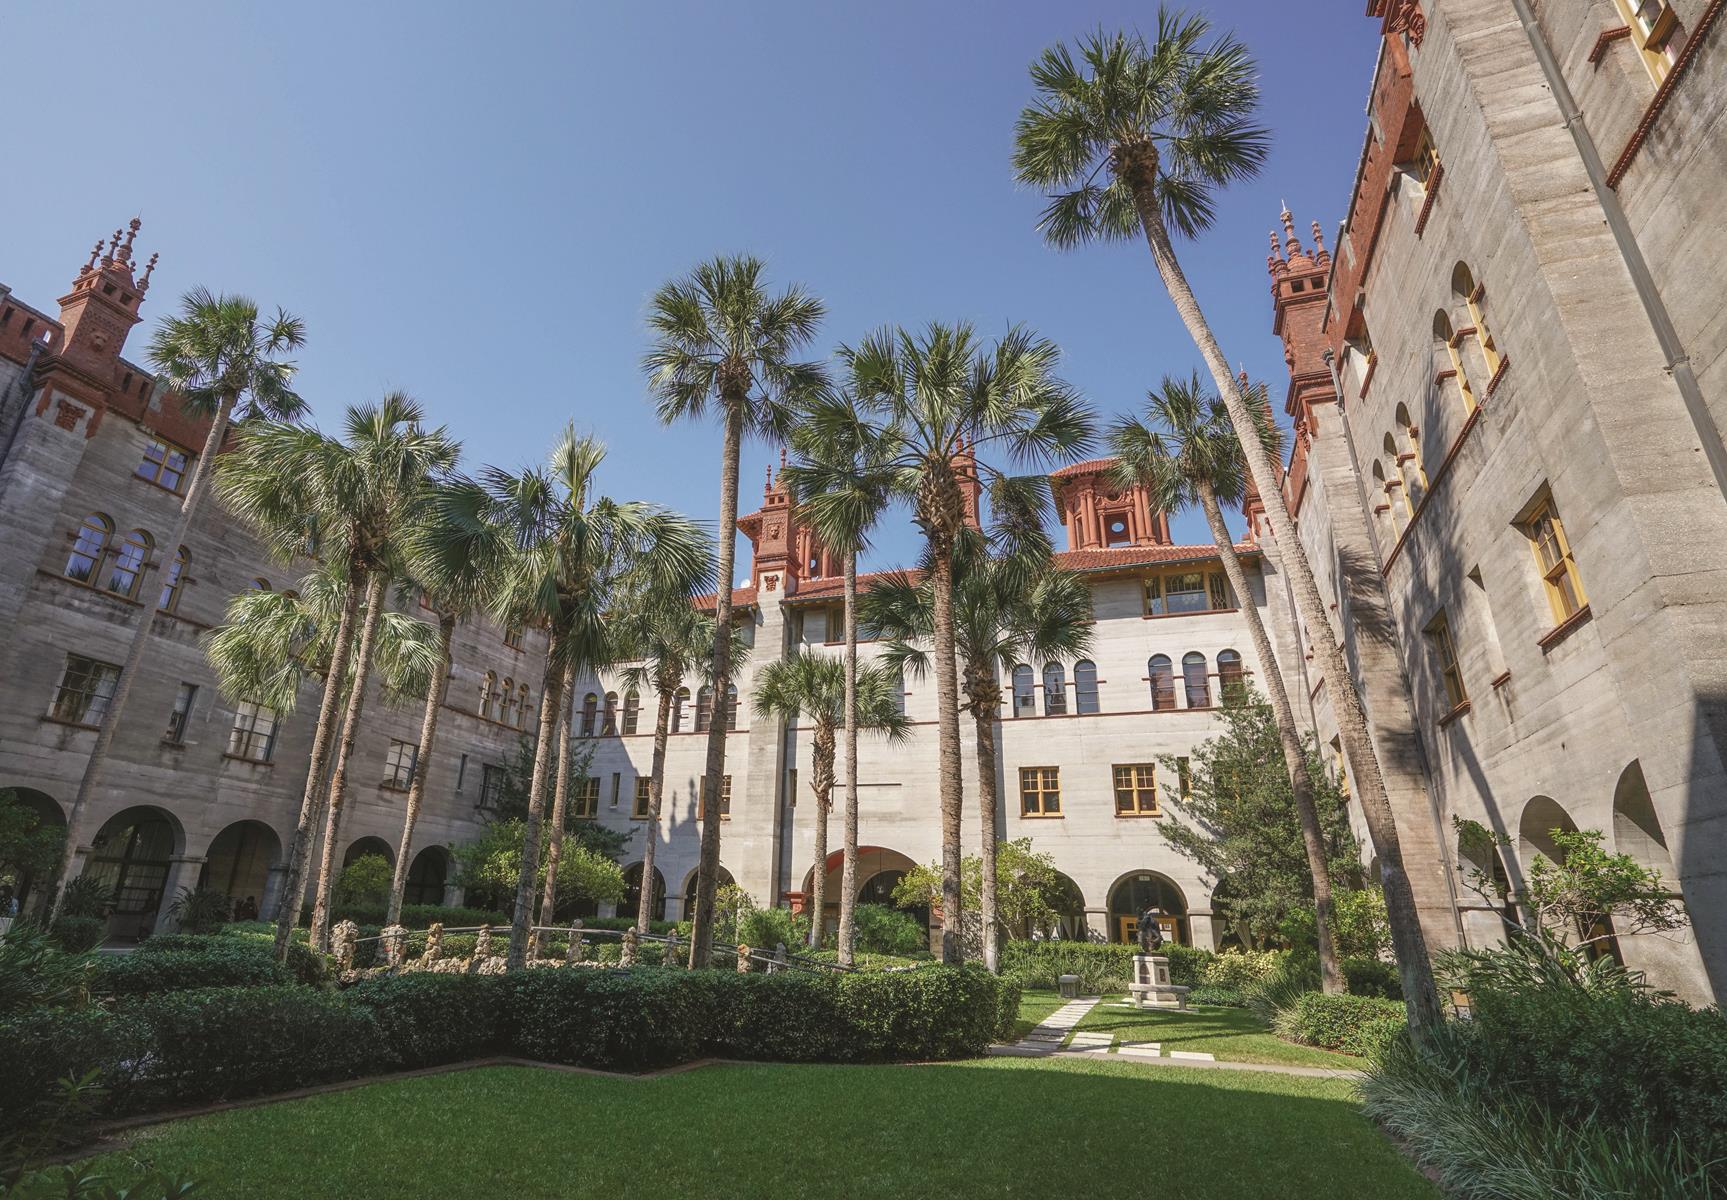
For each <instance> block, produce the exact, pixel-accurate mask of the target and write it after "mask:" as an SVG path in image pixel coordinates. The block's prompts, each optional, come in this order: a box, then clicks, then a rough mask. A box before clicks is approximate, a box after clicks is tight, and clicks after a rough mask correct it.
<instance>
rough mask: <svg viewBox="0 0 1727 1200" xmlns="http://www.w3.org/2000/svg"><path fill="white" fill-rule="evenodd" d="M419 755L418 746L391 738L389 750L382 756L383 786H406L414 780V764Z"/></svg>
mask: <svg viewBox="0 0 1727 1200" xmlns="http://www.w3.org/2000/svg"><path fill="white" fill-rule="evenodd" d="M419 757H420V748H419V746H417V745H415V744H414V743H413V742H400V741H397V740H396V739H395V738H391V739H390V752H389V753H388V754H386V755H385V756H384V786H385V787H391V788H404V789H405V788H407V787H408V785H409V784H411V783H413V782H414V764H415V763H416V762H417V761H419Z"/></svg>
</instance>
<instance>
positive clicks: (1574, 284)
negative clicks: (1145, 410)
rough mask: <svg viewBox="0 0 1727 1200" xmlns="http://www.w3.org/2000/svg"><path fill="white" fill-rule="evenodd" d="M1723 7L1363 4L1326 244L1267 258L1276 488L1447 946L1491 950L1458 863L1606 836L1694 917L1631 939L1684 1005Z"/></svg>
mask: <svg viewBox="0 0 1727 1200" xmlns="http://www.w3.org/2000/svg"><path fill="white" fill-rule="evenodd" d="M1722 8H1723V4H1722V3H1720V2H1719V0H1714V2H1710V0H1575V2H1572V3H1566V4H1556V3H1551V2H1547V3H1539V2H1531V3H1525V2H1524V0H1515V2H1507V0H1420V2H1417V0H1373V2H1372V3H1370V5H1369V16H1371V17H1374V18H1376V19H1378V20H1380V21H1381V22H1382V27H1383V33H1384V36H1383V38H1382V41H1381V43H1380V50H1379V57H1378V62H1377V64H1376V66H1375V73H1374V79H1373V86H1372V93H1371V101H1370V106H1369V129H1368V133H1367V138H1366V144H1365V146H1364V147H1363V150H1362V155H1361V159H1360V165H1359V167H1358V169H1357V174H1356V178H1355V180H1354V181H1353V186H1352V194H1351V199H1350V201H1349V208H1348V215H1347V217H1346V219H1345V220H1344V222H1343V225H1342V229H1341V232H1340V234H1339V236H1338V243H1337V247H1336V250H1335V253H1334V254H1328V253H1327V252H1326V250H1325V248H1324V243H1323V239H1322V238H1321V236H1320V229H1319V227H1318V225H1317V223H1316V224H1315V226H1314V229H1313V235H1312V240H1311V244H1305V245H1304V244H1303V242H1302V240H1301V239H1300V238H1299V237H1298V236H1297V234H1296V233H1295V230H1294V225H1293V221H1292V219H1291V217H1290V214H1288V213H1284V214H1283V225H1284V228H1283V231H1282V233H1281V234H1277V233H1274V234H1273V235H1272V254H1271V257H1270V258H1269V259H1268V265H1269V268H1270V271H1271V276H1272V296H1273V309H1274V314H1275V318H1274V329H1275V331H1276V332H1277V333H1278V335H1279V336H1280V337H1281V338H1282V340H1283V344H1284V348H1285V356H1286V359H1287V362H1288V365H1289V371H1290V378H1289V387H1288V392H1287V398H1286V403H1285V411H1286V412H1287V413H1288V415H1289V416H1290V418H1291V419H1292V421H1293V423H1294V426H1295V429H1296V441H1295V445H1294V450H1293V454H1292V456H1291V460H1290V464H1289V470H1288V473H1287V477H1286V480H1285V485H1284V490H1285V495H1286V499H1287V500H1288V502H1289V505H1290V507H1291V509H1292V510H1293V511H1295V512H1296V513H1297V514H1298V518H1299V527H1300V536H1301V540H1302V542H1303V544H1304V545H1305V547H1306V549H1307V551H1308V553H1309V554H1310V555H1311V556H1312V558H1313V560H1314V562H1315V564H1316V569H1317V570H1318V572H1319V574H1320V576H1321V583H1322V589H1326V588H1328V589H1329V591H1330V594H1331V596H1332V597H1333V599H1334V604H1333V605H1332V610H1333V615H1334V628H1333V629H1331V630H1326V631H1322V633H1321V634H1320V636H1328V637H1337V638H1339V639H1341V641H1342V643H1343V644H1344V645H1345V646H1346V647H1347V650H1348V653H1349V657H1350V660H1351V662H1352V664H1353V667H1354V671H1355V674H1356V678H1357V684H1358V686H1359V688H1360V692H1361V695H1362V697H1363V701H1364V704H1365V706H1366V708H1367V709H1368V711H1369V716H1370V721H1371V724H1372V725H1373V727H1374V734H1375V738H1376V741H1377V745H1378V749H1379V752H1380V755H1381V758H1382V760H1383V761H1384V763H1385V767H1386V775H1387V782H1388V784H1389V786H1390V789H1391V792H1392V798H1393V802H1394V806H1395V808H1396V810H1397V816H1398V825H1399V831H1400V835H1401V838H1402V844H1403V851H1404V857H1405V860H1406V863H1407V865H1408V866H1409V868H1410V874H1411V877H1412V880H1413V883H1414V886H1415V891H1416V898H1417V902H1418V904H1419V906H1420V908H1421V911H1422V915H1423V921H1424V927H1425V930H1426V932H1427V935H1428V938H1429V940H1430V942H1431V943H1432V944H1434V945H1436V946H1443V945H1452V944H1457V943H1459V942H1463V943H1468V944H1474V945H1479V944H1482V943H1483V942H1487V941H1491V940H1494V939H1497V938H1498V937H1499V936H1500V933H1501V930H1502V919H1503V918H1502V914H1501V912H1500V911H1498V908H1497V907H1496V906H1495V905H1494V904H1491V903H1489V902H1488V901H1487V900H1486V899H1484V898H1483V897H1482V896H1480V895H1478V894H1476V893H1474V892H1472V891H1471V890H1470V889H1469V888H1467V887H1466V886H1464V880H1465V878H1466V877H1468V876H1469V875H1471V874H1476V875H1477V877H1479V876H1480V875H1493V876H1496V877H1498V878H1501V879H1503V880H1505V881H1507V882H1509V883H1510V884H1511V886H1513V887H1518V886H1521V884H1522V882H1523V880H1524V878H1525V876H1526V873H1527V871H1528V870H1529V867H1530V864H1531V862H1532V861H1533V858H1534V856H1535V855H1536V854H1537V853H1542V852H1548V853H1549V854H1551V853H1553V852H1554V850H1553V845H1552V840H1551V832H1552V831H1553V830H1554V829H1567V830H1570V829H1582V830H1599V831H1601V832H1603V833H1604V834H1605V836H1606V840H1607V843H1608V844H1609V846H1610V847H1612V848H1613V849H1615V850H1618V851H1622V852H1626V853H1629V854H1632V855H1634V856H1635V857H1637V858H1638V859H1639V860H1640V861H1642V862H1643V863H1645V864H1646V865H1650V866H1655V867H1658V868H1660V870H1661V871H1662V873H1663V875H1664V876H1665V877H1666V878H1668V879H1669V880H1671V881H1673V882H1674V883H1675V885H1676V887H1677V889H1678V891H1679V892H1680V893H1681V894H1682V897H1683V899H1684V901H1685V903H1686V906H1687V908H1688V910H1689V916H1690V922H1691V923H1690V926H1689V927H1688V928H1686V929H1684V930H1681V931H1679V932H1678V933H1668V934H1662V935H1652V934H1643V935H1638V936H1629V935H1627V936H1620V937H1619V938H1618V939H1617V950H1618V952H1619V953H1620V954H1621V955H1622V956H1623V959H1624V961H1625V962H1627V963H1628V964H1629V965H1631V966H1633V967H1638V968H1642V969H1645V970H1647V971H1648V973H1649V975H1650V978H1651V980H1652V981H1653V982H1655V983H1657V984H1658V985H1660V986H1663V987H1667V988H1671V989H1673V990H1675V991H1677V992H1679V993H1680V994H1681V995H1683V996H1685V997H1686V998H1687V999H1690V1000H1693V1001H1708V1000H1711V999H1712V998H1713V997H1714V996H1716V995H1718V994H1720V993H1721V991H1722V989H1723V987H1724V986H1727V894H1724V889H1727V878H1724V875H1723V863H1724V861H1727V840H1724V839H1727V775H1724V772H1723V766H1724V754H1727V655H1724V653H1723V649H1724V646H1727V642H1724V638H1723V635H1724V634H1727V558H1724V557H1723V555H1722V552H1721V549H1720V547H1722V546H1723V545H1727V449H1724V448H1723V444H1722V425H1723V422H1724V421H1727V353H1724V352H1723V351H1724V349H1727V320H1724V318H1723V316H1722V313H1723V312H1724V311H1727V272H1723V271H1722V270H1721V267H1720V264H1719V262H1718V261H1716V260H1714V259H1713V258H1712V256H1710V255H1708V254H1707V253H1702V254H1700V253H1698V247H1697V240H1696V239H1697V238H1698V237H1699V236H1703V237H1707V236H1710V235H1712V234H1713V233H1714V231H1715V229H1716V228H1717V227H1718V226H1719V225H1720V222H1721V219H1722V218H1723V217H1727V209H1724V208H1723V202H1722V199H1721V197H1722V196H1723V195H1727V159H1723V157H1722V155H1721V154H1720V152H1719V151H1720V148H1721V146H1722V145H1723V144H1727V103H1724V102H1727V35H1724V33H1723V30H1722V28H1721V26H1722V22H1721V20H1720V17H1721V10H1722ZM1520 18H1523V19H1520ZM1303 636H1304V637H1305V638H1311V637H1312V636H1313V634H1312V631H1303ZM1329 684H1330V681H1326V680H1315V681H1314V687H1315V689H1316V692H1315V704H1314V714H1315V719H1316V721H1317V723H1318V726H1319V729H1320V736H1321V738H1322V739H1326V738H1330V737H1331V736H1332V735H1333V732H1334V728H1335V727H1334V725H1333V724H1332V721H1331V718H1330V715H1329V709H1328V706H1327V704H1326V688H1327V687H1328V685H1329ZM1456 818H1461V819H1464V820H1472V821H1478V822H1481V823H1482V824H1484V825H1486V826H1487V827H1489V828H1490V829H1492V830H1494V831H1496V832H1497V833H1499V834H1500V835H1502V836H1503V837H1504V838H1505V839H1507V841H1508V844H1509V849H1508V852H1507V853H1505V854H1503V855H1498V856H1484V855H1482V854H1481V853H1480V852H1479V851H1476V852H1475V853H1474V854H1473V856H1472V855H1471V854H1470V853H1469V852H1467V851H1465V849H1464V848H1462V847H1460V845H1459V841H1458V837H1457V834H1456V833H1455V832H1454V826H1453V820H1454V819H1456ZM1482 857H1490V858H1492V857H1497V858H1498V859H1499V861H1485V862H1483V861H1475V860H1478V859H1480V858H1482Z"/></svg>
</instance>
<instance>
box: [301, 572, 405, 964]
mask: <svg viewBox="0 0 1727 1200" xmlns="http://www.w3.org/2000/svg"><path fill="white" fill-rule="evenodd" d="M388 579H389V576H388V573H387V572H384V571H373V572H372V573H371V577H370V578H369V579H368V580H367V581H366V615H365V618H364V619H363V620H362V621H361V622H360V646H359V649H358V650H356V651H355V652H354V679H353V682H352V683H351V684H350V685H349V688H348V708H347V711H346V712H345V713H343V714H342V740H341V742H340V743H338V744H337V746H336V762H335V765H334V766H333V767H331V769H330V790H329V797H328V799H326V800H325V802H324V810H325V816H324V848H323V853H322V855H321V856H320V858H319V860H318V891H317V895H316V898H315V899H314V900H313V901H312V930H311V942H312V945H313V946H314V947H315V948H316V949H319V950H323V951H325V952H328V951H329V948H330V893H331V892H332V891H333V890H334V889H335V886H336V843H337V842H338V841H339V840H340V839H341V836H342V809H343V808H344V807H345V805H346V801H347V791H348V762H349V760H350V759H352V758H353V755H354V740H355V739H356V738H357V737H358V736H359V733H360V714H361V712H362V711H363V710H364V709H365V707H366V681H367V680H368V679H369V678H370V677H371V674H372V657H373V655H374V653H375V652H376V651H377V642H378V637H377V635H378V621H379V619H380V618H381V617H382V615H383V608H384V584H385V583H386V582H387V581H388Z"/></svg>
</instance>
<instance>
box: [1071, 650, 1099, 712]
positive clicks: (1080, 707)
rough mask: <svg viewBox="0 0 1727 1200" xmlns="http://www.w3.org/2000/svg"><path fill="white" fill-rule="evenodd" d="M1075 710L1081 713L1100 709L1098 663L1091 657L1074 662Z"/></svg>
mask: <svg viewBox="0 0 1727 1200" xmlns="http://www.w3.org/2000/svg"><path fill="white" fill-rule="evenodd" d="M1073 711H1074V712H1077V713H1081V714H1085V713H1094V712H1097V711H1098V706H1097V664H1096V663H1094V662H1092V661H1091V659H1089V658H1082V659H1080V660H1079V661H1078V662H1076V663H1074V664H1073Z"/></svg>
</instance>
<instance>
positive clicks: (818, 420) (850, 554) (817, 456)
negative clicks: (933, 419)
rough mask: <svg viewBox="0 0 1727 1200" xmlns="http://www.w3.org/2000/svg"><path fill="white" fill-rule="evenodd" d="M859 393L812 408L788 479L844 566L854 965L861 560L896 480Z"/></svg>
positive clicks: (844, 906) (843, 917)
mask: <svg viewBox="0 0 1727 1200" xmlns="http://www.w3.org/2000/svg"><path fill="white" fill-rule="evenodd" d="M855 397H856V393H855V391H853V392H851V393H849V394H847V395H843V396H839V397H836V398H834V399H832V400H826V399H824V400H821V401H818V402H817V403H816V404H815V405H813V406H812V410H811V411H810V413H809V414H808V418H809V419H807V420H800V423H799V424H798V426H797V427H796V428H795V429H794V430H793V431H792V444H793V446H795V447H796V448H797V451H798V460H797V462H795V463H793V464H792V465H791V466H790V467H788V468H786V470H785V471H783V472H782V473H781V476H780V477H781V479H783V480H785V481H786V483H787V485H788V486H789V487H790V488H791V491H792V494H793V495H794V496H798V497H807V498H806V499H800V500H799V502H798V516H799V519H800V520H802V521H803V522H804V523H806V524H807V525H808V526H809V527H810V528H811V529H812V530H814V532H815V535H816V538H817V540H818V541H820V542H821V544H822V545H823V546H825V547H827V548H828V550H829V551H830V552H834V553H837V554H839V556H840V562H841V568H840V571H841V596H842V598H843V600H842V605H843V613H844V622H845V693H846V694H845V729H844V734H843V737H844V771H845V789H846V791H845V816H844V818H843V820H842V822H841V827H842V830H843V834H842V841H843V847H844V848H843V849H842V851H841V862H842V866H841V868H840V920H839V933H838V939H837V940H838V942H839V963H840V965H841V966H844V967H849V966H851V965H852V956H853V943H854V942H855V941H856V940H857V936H856V934H857V931H856V915H857V889H858V883H857V871H858V723H857V680H858V620H857V606H858V555H859V554H861V553H862V552H863V551H865V550H867V549H868V548H869V532H870V530H871V528H872V527H873V526H874V525H875V522H876V520H877V518H878V517H879V516H880V515H881V512H882V510H883V509H884V508H886V507H887V505H888V502H889V500H890V499H891V498H892V492H893V475H892V473H891V472H890V471H888V470H887V469H886V466H885V464H884V462H883V461H882V450H883V447H884V442H883V439H881V438H879V437H876V436H875V430H874V427H873V426H872V425H871V424H870V422H869V420H868V419H867V418H866V417H865V415H864V414H863V413H862V412H860V411H859V410H858V408H857V403H856V398H855Z"/></svg>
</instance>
